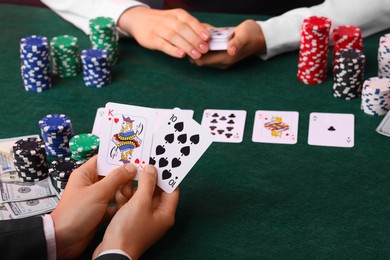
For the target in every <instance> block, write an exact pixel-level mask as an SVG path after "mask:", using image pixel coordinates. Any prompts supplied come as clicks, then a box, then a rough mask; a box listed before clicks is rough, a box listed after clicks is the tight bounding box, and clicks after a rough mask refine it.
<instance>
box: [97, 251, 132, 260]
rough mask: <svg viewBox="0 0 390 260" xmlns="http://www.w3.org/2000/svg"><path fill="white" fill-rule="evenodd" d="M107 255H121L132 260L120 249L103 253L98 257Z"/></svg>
mask: <svg viewBox="0 0 390 260" xmlns="http://www.w3.org/2000/svg"><path fill="white" fill-rule="evenodd" d="M107 254H120V255H124V256H126V257H128V258H129V259H130V260H132V259H131V257H130V256H129V255H128V254H126V252H125V251H122V250H120V249H109V250H106V251H103V252H101V253H100V254H99V255H98V257H99V256H101V255H107Z"/></svg>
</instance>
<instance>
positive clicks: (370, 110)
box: [361, 77, 390, 116]
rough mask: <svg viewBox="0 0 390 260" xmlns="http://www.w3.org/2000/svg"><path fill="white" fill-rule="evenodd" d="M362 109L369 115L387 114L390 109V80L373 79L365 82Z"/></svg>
mask: <svg viewBox="0 0 390 260" xmlns="http://www.w3.org/2000/svg"><path fill="white" fill-rule="evenodd" d="M361 108H362V110H363V111H364V113H366V114H368V115H373V116H382V115H385V114H387V112H388V111H389V109H390V78H381V77H372V78H369V79H367V80H366V81H364V84H363V89H362V104H361Z"/></svg>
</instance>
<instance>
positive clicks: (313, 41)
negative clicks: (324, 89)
mask: <svg viewBox="0 0 390 260" xmlns="http://www.w3.org/2000/svg"><path fill="white" fill-rule="evenodd" d="M331 25H332V22H331V21H330V20H329V19H328V18H326V17H318V16H311V17H309V18H306V19H305V20H303V23H302V31H301V43H300V51H299V61H298V73H297V76H298V79H299V80H300V81H302V82H303V83H305V84H320V83H322V82H324V81H325V80H326V72H327V68H326V67H327V64H328V53H329V32H330V27H331Z"/></svg>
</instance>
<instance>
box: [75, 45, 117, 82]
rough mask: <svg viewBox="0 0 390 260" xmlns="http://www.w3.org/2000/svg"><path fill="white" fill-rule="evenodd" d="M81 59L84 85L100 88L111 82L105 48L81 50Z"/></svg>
mask: <svg viewBox="0 0 390 260" xmlns="http://www.w3.org/2000/svg"><path fill="white" fill-rule="evenodd" d="M81 60H82V64H83V78H84V83H85V85H86V86H88V87H91V88H101V87H104V86H107V85H108V84H110V83H111V67H110V62H109V56H108V53H107V51H106V50H103V49H100V48H96V47H93V48H91V49H86V50H83V51H82V52H81Z"/></svg>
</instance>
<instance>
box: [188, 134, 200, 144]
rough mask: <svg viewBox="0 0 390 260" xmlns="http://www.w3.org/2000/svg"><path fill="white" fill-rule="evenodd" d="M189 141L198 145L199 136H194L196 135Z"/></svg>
mask: <svg viewBox="0 0 390 260" xmlns="http://www.w3.org/2000/svg"><path fill="white" fill-rule="evenodd" d="M190 141H191V142H192V143H193V144H198V143H199V135H198V134H196V135H193V136H191V138H190Z"/></svg>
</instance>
